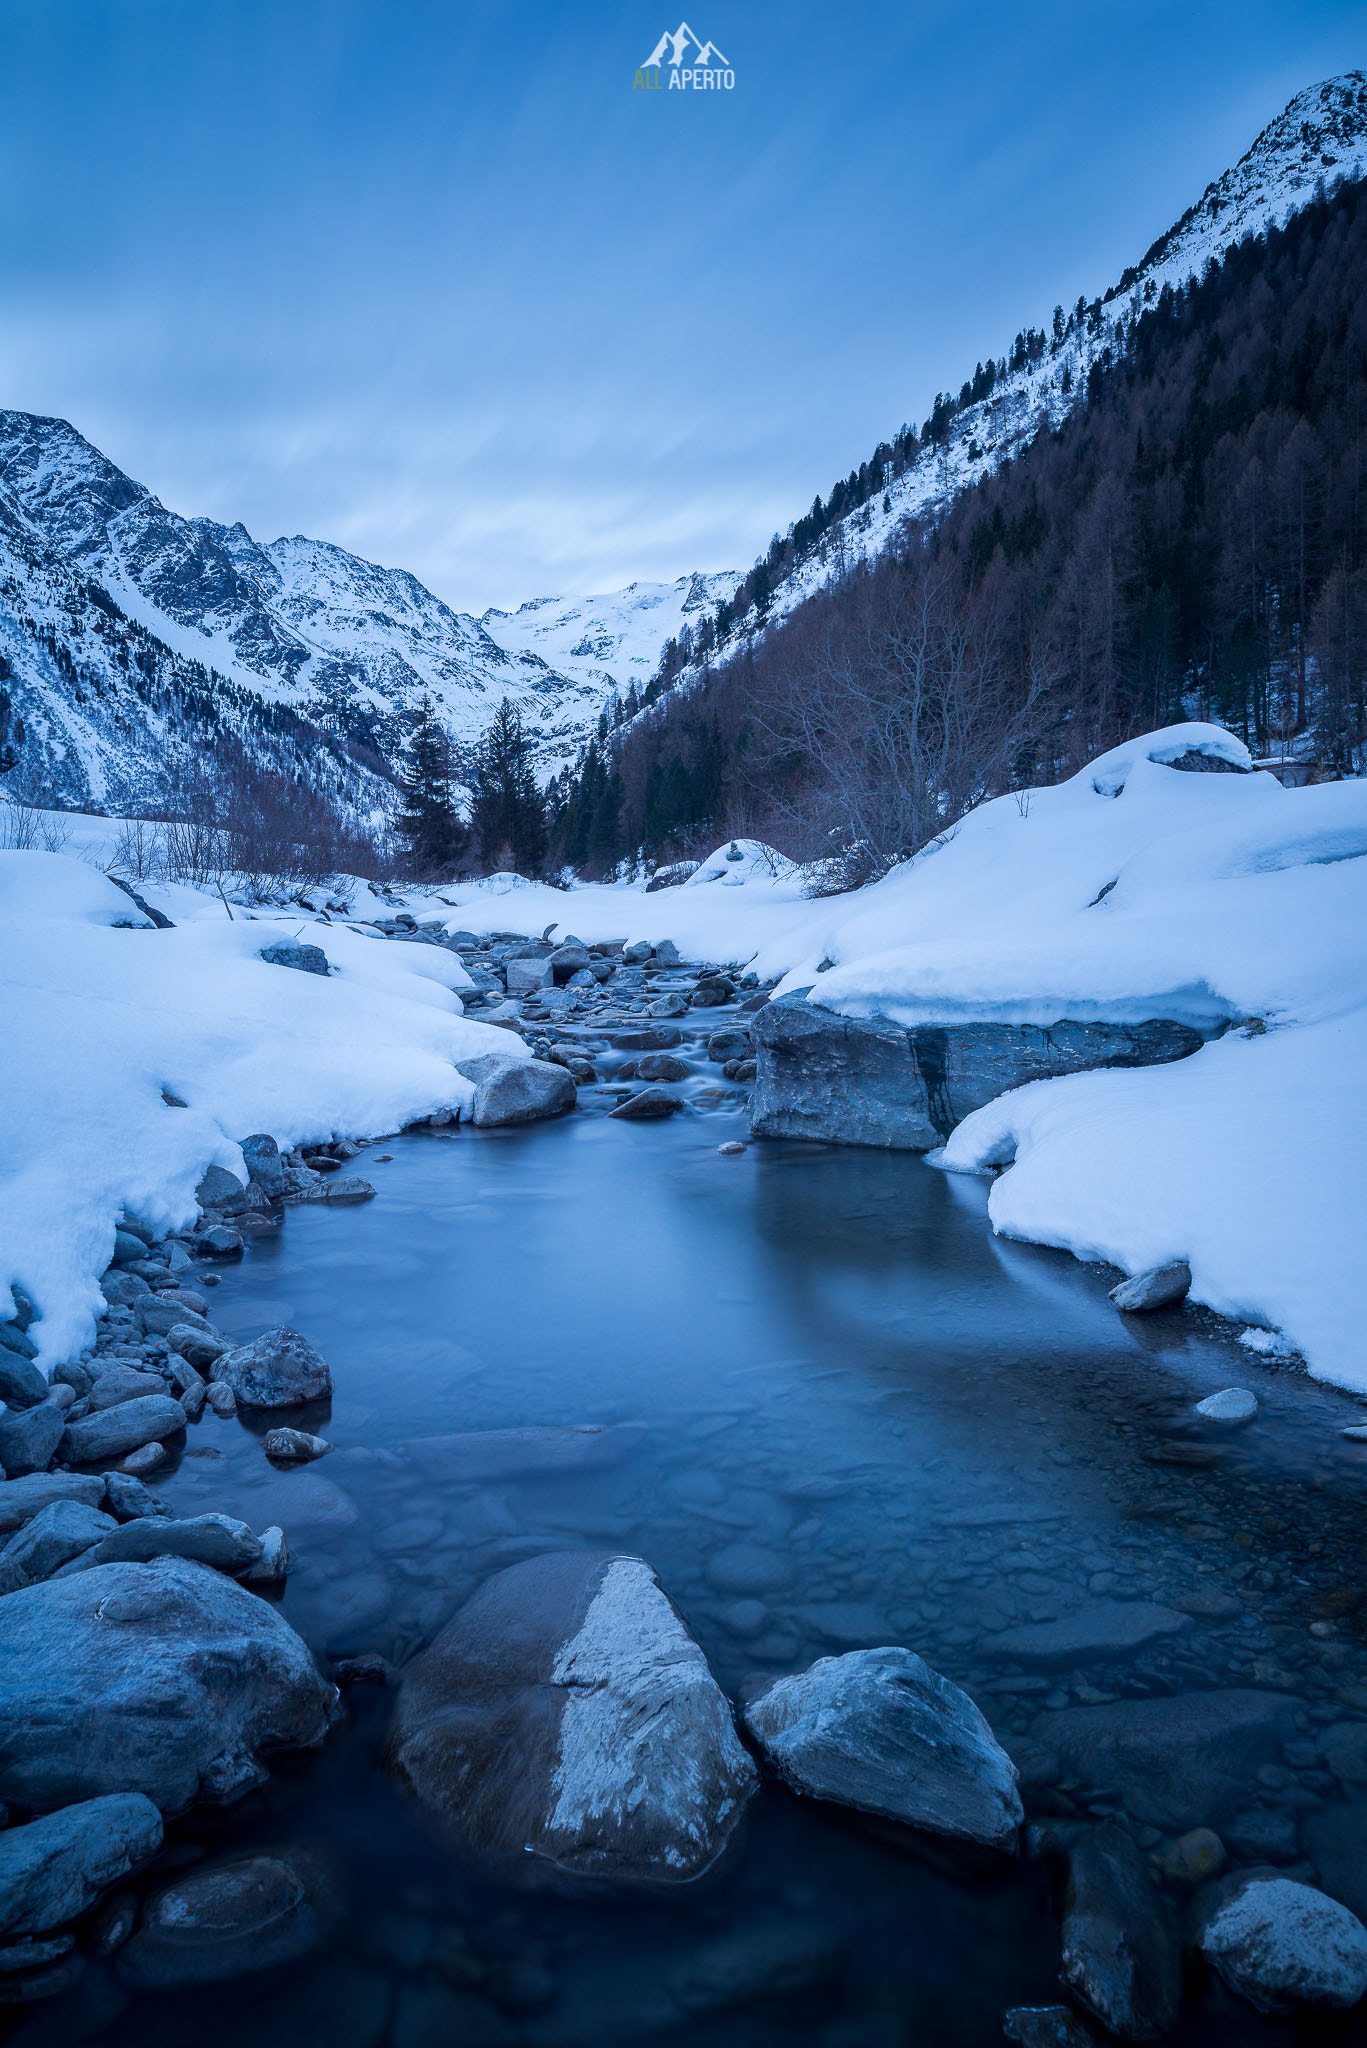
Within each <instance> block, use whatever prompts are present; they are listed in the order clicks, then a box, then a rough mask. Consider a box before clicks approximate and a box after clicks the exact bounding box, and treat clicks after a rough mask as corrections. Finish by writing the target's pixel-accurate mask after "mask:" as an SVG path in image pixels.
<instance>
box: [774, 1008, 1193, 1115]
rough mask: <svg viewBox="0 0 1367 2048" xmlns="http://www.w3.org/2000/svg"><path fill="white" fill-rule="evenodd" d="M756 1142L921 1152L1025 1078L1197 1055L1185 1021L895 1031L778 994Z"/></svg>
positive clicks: (924, 1027)
mask: <svg viewBox="0 0 1367 2048" xmlns="http://www.w3.org/2000/svg"><path fill="white" fill-rule="evenodd" d="M751 1032H752V1037H753V1043H754V1048H755V1053H756V1057H757V1061H758V1070H757V1073H756V1076H755V1089H754V1094H753V1095H752V1097H751V1101H750V1124H751V1129H752V1130H753V1131H754V1132H755V1133H756V1135H758V1136H763V1137H774V1138H818V1139H824V1140H826V1141H827V1142H829V1143H835V1144H844V1145H875V1146H886V1147H890V1148H892V1149H894V1150H901V1151H909V1152H927V1151H929V1150H931V1149H932V1147H934V1146H937V1145H942V1144H943V1143H944V1141H945V1139H946V1138H947V1137H948V1136H949V1134H950V1132H951V1131H952V1130H953V1128H954V1126H955V1125H956V1124H957V1123H959V1122H961V1121H962V1119H963V1118H964V1117H966V1116H967V1115H968V1114H969V1112H970V1111H971V1110H974V1109H981V1108H982V1106H983V1104H984V1103H986V1102H991V1101H992V1100H993V1098H994V1097H996V1096H998V1095H1001V1094H1002V1093H1004V1092H1005V1090H1006V1089H1008V1088H1017V1087H1019V1086H1020V1085H1021V1084H1022V1083H1023V1082H1025V1081H1038V1080H1046V1079H1050V1078H1052V1077H1054V1076H1057V1075H1062V1074H1072V1073H1081V1072H1083V1071H1085V1070H1087V1069H1089V1068H1094V1067H1141V1066H1153V1065H1157V1064H1159V1063H1161V1062H1163V1061H1166V1060H1173V1059H1185V1058H1186V1057H1187V1055H1188V1054H1189V1053H1193V1052H1196V1051H1198V1050H1199V1048H1200V1046H1201V1043H1202V1041H1201V1038H1200V1035H1199V1034H1198V1033H1197V1032H1195V1031H1191V1030H1189V1029H1188V1028H1187V1026H1186V1025H1183V1024H1173V1023H1168V1022H1164V1021H1157V1022H1152V1023H1147V1024H1098V1023H1088V1024H1081V1023H1072V1022H1064V1023H1059V1024H1054V1025H1050V1026H1048V1027H1047V1028H1046V1027H1044V1026H1040V1025H1033V1024H954V1025H916V1026H912V1027H907V1026H903V1025H900V1024H893V1023H891V1022H890V1021H889V1020H888V1019H887V1018H851V1017H840V1016H837V1015H836V1014H835V1013H834V1012H832V1011H829V1010H823V1009H821V1008H819V1007H818V1006H817V1005H816V1004H813V1003H809V1002H808V1001H807V1000H806V998H805V997H804V996H800V995H788V996H780V997H779V998H778V999H777V1000H776V1001H773V1002H769V1003H766V1004H765V1006H764V1007H763V1009H761V1010H759V1011H757V1012H756V1015H755V1019H754V1023H753V1024H752V1026H751Z"/></svg>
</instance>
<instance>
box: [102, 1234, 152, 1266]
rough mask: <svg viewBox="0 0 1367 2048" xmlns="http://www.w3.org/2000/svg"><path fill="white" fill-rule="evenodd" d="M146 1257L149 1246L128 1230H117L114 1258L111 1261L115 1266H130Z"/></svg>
mask: <svg viewBox="0 0 1367 2048" xmlns="http://www.w3.org/2000/svg"><path fill="white" fill-rule="evenodd" d="M146 1256H147V1246H146V1245H145V1244H144V1243H143V1241H142V1239H141V1238H140V1237H134V1236H133V1234H132V1232H131V1231H128V1230H117V1229H116V1230H115V1232H114V1257H113V1260H112V1261H111V1263H112V1264H113V1265H115V1266H130V1265H132V1264H133V1262H134V1260H135V1259H143V1258H146Z"/></svg>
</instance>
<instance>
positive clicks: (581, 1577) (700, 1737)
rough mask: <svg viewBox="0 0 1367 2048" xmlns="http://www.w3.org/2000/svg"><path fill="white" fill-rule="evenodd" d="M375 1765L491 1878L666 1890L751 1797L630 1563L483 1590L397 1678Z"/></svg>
mask: <svg viewBox="0 0 1367 2048" xmlns="http://www.w3.org/2000/svg"><path fill="white" fill-rule="evenodd" d="M389 1760H390V1764H391V1767H392V1768H393V1769H394V1770H395V1771H396V1772H397V1774H398V1775H399V1777H400V1778H402V1779H403V1780H404V1781H405V1782H406V1783H407V1784H408V1786H409V1787H410V1788H411V1790H412V1791H413V1792H414V1793H415V1794H416V1795H417V1797H418V1798H419V1799H420V1800H421V1801H422V1803H423V1804H424V1806H426V1807H427V1808H428V1809H429V1810H430V1811H431V1812H432V1813H433V1814H435V1815H437V1816H439V1817H440V1818H441V1820H442V1821H443V1822H444V1823H445V1825H446V1827H447V1828H448V1830H449V1831H450V1832H451V1833H452V1834H454V1835H455V1837H456V1838H457V1839H458V1841H459V1842H460V1844H461V1845H462V1846H463V1847H464V1848H466V1849H467V1850H473V1851H477V1852H481V1853H483V1854H485V1855H488V1856H491V1857H493V1858H495V1859H497V1860H498V1861H499V1862H501V1863H504V1864H506V1866H507V1868H508V1869H509V1870H517V1869H520V1870H522V1871H523V1872H527V1871H531V1872H533V1873H536V1872H537V1871H538V1868H539V1871H540V1872H541V1873H544V1874H546V1875H551V1876H554V1877H557V1878H561V1879H565V1880H573V1879H595V1880H606V1881H609V1882H612V1883H616V1884H620V1885H627V1886H656V1885H671V1884H679V1883H683V1882H685V1881H686V1880H688V1879H689V1878H694V1877H697V1876H699V1875H701V1873H702V1872H703V1871H704V1870H706V1869H708V1868H709V1867H710V1866H711V1865H712V1864H713V1863H715V1862H716V1860H717V1858H718V1857H719V1856H720V1855H721V1853H722V1851H723V1850H724V1849H725V1847H726V1845H727V1843H728V1841H729V1840H730V1837H731V1835H732V1832H733V1831H734V1829H735V1826H736V1824H737V1822H738V1821H739V1819H740V1816H741V1814H742V1812H743V1810H744V1808H745V1805H746V1802H747V1801H748V1800H749V1798H750V1797H751V1794H752V1793H753V1792H754V1790H755V1788H756V1785H757V1783H758V1778H757V1774H756V1771H755V1767H754V1765H753V1764H752V1763H751V1761H750V1758H749V1757H748V1755H747V1754H746V1752H745V1750H744V1749H743V1748H742V1747H741V1744H740V1742H739V1740H738V1738H737V1735H736V1731H735V1726H734V1724H733V1721H732V1718H731V1709H730V1706H729V1705H728V1703H727V1701H726V1699H725V1697H724V1695H723V1694H722V1692H721V1690H720V1688H719V1687H718V1685H717V1682H716V1680H715V1679H714V1678H713V1676H712V1673H711V1672H710V1671H709V1669H708V1667H707V1662H706V1659H705V1658H704V1656H703V1653H702V1651H701V1650H700V1649H699V1648H698V1646H697V1644H696V1643H695V1642H694V1641H693V1638H692V1637H691V1636H690V1635H689V1633H688V1631H687V1629H686V1628H685V1627H684V1624H683V1622H682V1621H681V1620H680V1618H679V1616H678V1614H677V1613H676V1612H675V1610H674V1607H673V1606H672V1604H671V1603H670V1601H669V1600H668V1598H667V1597H666V1595H665V1594H664V1592H663V1591H662V1590H661V1588H660V1584H659V1581H658V1580H657V1578H656V1576H655V1574H654V1572H653V1571H652V1570H651V1568H650V1566H649V1565H648V1564H646V1563H645V1562H644V1561H643V1560H642V1559H641V1558H639V1557H614V1556H603V1555H601V1554H598V1553H590V1552H583V1551H569V1552H564V1551H561V1552H555V1553H552V1554H550V1555H548V1556H543V1557H536V1558H530V1559H528V1561H527V1562H526V1563H524V1564H518V1565H513V1566H512V1567H511V1568H510V1569H509V1570H507V1571H503V1572H499V1573H497V1574H496V1575H495V1576H494V1577H493V1578H492V1579H490V1580H489V1581H488V1582H487V1583H486V1584H485V1585H484V1586H482V1587H481V1588H480V1590H479V1592H478V1593H476V1594H475V1596H474V1598H473V1599H472V1600H471V1601H470V1602H469V1603H468V1604H467V1605H466V1606H465V1607H464V1608H462V1610H461V1611H460V1613H459V1614H457V1616H456V1617H455V1619H454V1621H452V1622H450V1623H449V1624H448V1625H447V1627H446V1628H445V1629H444V1630H443V1631H442V1633H441V1634H440V1635H439V1636H438V1637H437V1639H436V1641H435V1642H434V1643H433V1644H432V1645H431V1647H430V1648H429V1649H427V1650H425V1651H424V1652H423V1654H422V1655H421V1656H420V1657H419V1658H417V1660H416V1661H415V1662H414V1663H413V1664H412V1665H411V1666H410V1668H409V1672H408V1676H407V1678H406V1680H405V1683H404V1687H403V1691H402V1693H401V1695H400V1699H399V1707H398V1712H397V1714H396V1717H395V1724H394V1730H393V1734H392V1737H391V1741H390V1749H389Z"/></svg>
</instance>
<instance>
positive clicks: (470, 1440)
mask: <svg viewBox="0 0 1367 2048" xmlns="http://www.w3.org/2000/svg"><path fill="white" fill-rule="evenodd" d="M645 1436H646V1431H645V1425H644V1423H639V1422H617V1423H611V1424H606V1425H605V1424H603V1423H596V1422H591V1423H584V1424H582V1425H579V1426H570V1427H568V1428H561V1429H556V1428H551V1427H547V1428H538V1427H535V1426H532V1427H529V1428H526V1429H479V1430H470V1431H468V1432H462V1433H460V1434H457V1435H453V1436H429V1437H419V1438H415V1439H414V1440H413V1441H412V1442H410V1443H407V1444H404V1445H402V1446H401V1448H402V1449H403V1450H405V1451H406V1452H407V1453H408V1456H409V1457H410V1459H411V1460H412V1462H413V1463H414V1464H415V1465H416V1466H417V1468H418V1470H419V1471H420V1472H422V1473H423V1474H424V1475H425V1476H426V1477H427V1478H428V1479H433V1480H437V1481H439V1482H441V1483H443V1484H450V1485H463V1486H471V1485H478V1484H480V1483H481V1482H483V1481H485V1480H489V1479H513V1478H518V1477H522V1476H524V1475H529V1474H532V1473H537V1472H583V1471H596V1470H600V1469H602V1468H603V1467H606V1466H610V1465H620V1464H621V1463H622V1461H623V1460H624V1459H625V1458H629V1457H630V1456H631V1455H632V1453H633V1452H634V1451H637V1450H639V1449H640V1447H641V1445H642V1444H643V1443H644V1442H645Z"/></svg>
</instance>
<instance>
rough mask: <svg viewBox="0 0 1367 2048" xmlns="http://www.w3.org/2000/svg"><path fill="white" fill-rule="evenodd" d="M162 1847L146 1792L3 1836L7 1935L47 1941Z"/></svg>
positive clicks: (68, 1809) (67, 1809)
mask: <svg viewBox="0 0 1367 2048" xmlns="http://www.w3.org/2000/svg"><path fill="white" fill-rule="evenodd" d="M160 1847H161V1815H160V1814H159V1813H158V1811H157V1809H156V1807H155V1806H154V1805H153V1804H152V1801H151V1800H150V1799H148V1798H146V1797H145V1796H144V1794H143V1793H141V1792H114V1793H110V1794H108V1795H106V1796H105V1797H103V1798H100V1799H85V1800H82V1801H81V1802H80V1803H79V1804H78V1805H75V1806H64V1807H62V1808H61V1810H60V1811H59V1812H57V1813H48V1814H44V1816H43V1817H42V1819H41V1820H32V1821H29V1822H28V1824H27V1825H26V1826H24V1827H17V1828H6V1829H4V1830H3V1832H0V1933H3V1934H6V1935H9V1936H11V1937H13V1936H16V1935H30V1934H46V1933H48V1932H49V1930H50V1929H52V1928H54V1927H62V1926H64V1925H65V1924H66V1922H67V1921H68V1920H75V1919H76V1918H77V1917H78V1916H79V1915H80V1914H82V1913H84V1912H87V1911H88V1910H89V1908H90V1907H91V1906H93V1905H94V1903H95V1901H96V1899H98V1897H99V1896H100V1893H101V1892H102V1891H104V1890H106V1889H107V1887H108V1886H110V1885H111V1884H117V1883H118V1881H119V1879H120V1878H121V1877H126V1876H127V1875H128V1873H129V1871H130V1870H136V1869H137V1867H138V1865H139V1864H140V1863H146V1862H147V1860H148V1858H149V1857H152V1856H155V1855H156V1853H157V1851H158V1849H160Z"/></svg>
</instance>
